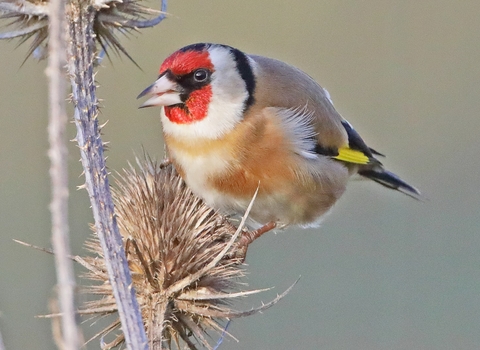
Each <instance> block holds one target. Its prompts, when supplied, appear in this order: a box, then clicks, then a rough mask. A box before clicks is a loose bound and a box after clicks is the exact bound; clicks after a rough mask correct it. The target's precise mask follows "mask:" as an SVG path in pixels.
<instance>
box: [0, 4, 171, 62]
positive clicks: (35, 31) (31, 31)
mask: <svg viewBox="0 0 480 350" xmlns="http://www.w3.org/2000/svg"><path fill="white" fill-rule="evenodd" d="M91 5H92V6H91V7H90V9H91V10H92V11H95V13H96V15H95V16H94V18H95V20H94V23H93V30H94V32H95V34H96V38H97V44H98V46H99V48H101V49H103V51H104V53H106V54H107V55H108V53H109V51H110V49H111V50H113V51H114V52H115V53H123V54H125V55H126V56H127V57H128V58H130V59H131V60H132V61H133V59H132V58H131V57H130V56H129V54H128V53H127V51H126V50H125V48H124V47H123V45H122V44H121V43H120V41H119V39H118V37H117V35H118V34H119V33H120V34H123V35H125V34H128V33H129V32H130V31H132V30H137V29H139V28H146V27H152V26H155V25H157V24H158V23H160V22H161V21H162V20H163V19H164V18H165V16H166V12H165V11H166V0H162V6H161V11H158V10H154V9H152V8H150V7H147V6H144V5H141V4H140V1H139V0H93V1H91ZM48 6H49V2H48V0H37V1H35V0H16V1H11V0H0V19H12V21H11V22H10V23H8V24H7V27H9V28H11V30H9V31H5V32H2V33H0V39H14V38H19V39H20V44H23V43H24V42H25V41H27V40H28V39H30V38H33V41H32V43H31V45H30V48H29V51H28V52H27V57H26V58H28V57H29V56H31V55H32V54H33V55H34V57H36V58H38V59H42V58H45V57H46V53H47V50H46V41H47V40H46V39H47V38H48V14H49V10H48ZM71 6H72V5H71V3H70V2H69V4H68V5H67V12H68V11H69V9H70V8H71ZM151 16H153V18H152V19H146V18H147V17H151Z"/></svg>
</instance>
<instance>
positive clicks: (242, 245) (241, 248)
mask: <svg viewBox="0 0 480 350" xmlns="http://www.w3.org/2000/svg"><path fill="white" fill-rule="evenodd" d="M276 226H277V223H276V222H274V221H270V222H267V223H266V224H265V225H263V226H262V227H260V228H258V229H256V230H253V231H245V232H243V233H242V237H240V239H239V240H238V243H237V247H238V255H237V256H238V258H239V259H240V260H241V262H244V261H245V258H246V256H247V249H248V246H249V245H250V244H251V243H252V242H253V241H254V240H256V239H257V238H259V237H260V236H262V235H263V234H264V233H266V232H268V231H271V230H273V229H274V228H275V227H276Z"/></svg>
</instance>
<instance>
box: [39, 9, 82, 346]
mask: <svg viewBox="0 0 480 350" xmlns="http://www.w3.org/2000/svg"><path fill="white" fill-rule="evenodd" d="M49 6H50V17H49V19H50V21H49V26H50V28H49V33H50V35H49V42H48V47H49V51H50V55H49V60H48V68H47V71H46V73H47V76H48V78H49V99H50V101H49V102H50V103H49V105H50V111H49V114H50V117H49V119H50V120H49V123H48V138H49V142H50V150H49V152H48V155H49V157H50V162H51V166H50V178H51V186H52V202H51V203H50V211H51V214H52V245H53V250H54V252H55V266H56V272H57V285H58V299H59V307H60V312H61V314H62V318H61V323H62V337H61V338H62V339H61V343H62V348H63V349H65V350H76V349H79V347H80V339H81V337H80V332H79V328H78V326H77V322H76V313H75V277H74V273H73V263H72V261H71V259H70V258H69V256H70V242H69V236H68V235H69V227H68V166H67V153H68V151H67V145H66V143H67V139H66V137H65V129H66V124H67V120H68V118H67V112H66V106H65V105H66V102H65V89H66V82H65V76H64V68H65V64H66V53H65V48H66V44H65V26H66V21H65V1H64V0H51V1H50V5H49Z"/></svg>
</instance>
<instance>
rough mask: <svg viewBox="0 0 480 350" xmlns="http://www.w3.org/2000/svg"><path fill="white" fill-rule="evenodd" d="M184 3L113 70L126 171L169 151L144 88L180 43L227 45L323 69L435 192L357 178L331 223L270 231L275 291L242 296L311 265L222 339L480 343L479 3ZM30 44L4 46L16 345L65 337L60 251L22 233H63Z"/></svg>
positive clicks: (367, 344) (7, 224)
mask: <svg viewBox="0 0 480 350" xmlns="http://www.w3.org/2000/svg"><path fill="white" fill-rule="evenodd" d="M152 5H155V6H158V5H157V4H155V3H152ZM169 12H170V13H171V14H172V16H170V17H169V18H168V20H166V21H165V22H164V23H162V24H161V25H159V26H158V27H157V28H154V29H149V30H144V31H143V32H142V34H141V35H140V34H135V35H134V37H133V38H132V39H131V40H128V39H124V38H122V42H123V43H124V45H125V46H126V48H127V49H128V51H129V52H130V54H131V55H132V56H133V57H134V58H135V60H136V61H137V62H138V64H139V65H140V66H141V67H142V69H143V71H141V70H139V69H137V68H136V67H135V66H134V65H133V64H132V63H131V62H129V61H128V60H127V59H125V58H118V57H114V58H113V62H112V63H111V62H108V61H105V62H104V64H103V65H104V67H103V68H102V69H100V73H99V74H98V83H99V85H100V88H99V90H98V93H99V97H101V98H102V99H103V102H102V105H103V108H102V115H101V119H102V121H105V120H107V119H108V120H109V124H108V125H107V126H106V128H105V129H104V134H105V136H104V139H105V140H106V141H109V142H110V150H109V152H108V156H109V158H108V165H109V167H110V169H111V170H120V169H122V167H125V166H126V165H127V161H129V160H130V161H131V160H133V158H134V156H133V152H134V151H136V152H137V153H140V152H141V145H144V146H145V148H146V149H147V151H148V152H149V153H150V154H151V155H153V156H156V157H161V156H162V150H163V145H162V139H161V135H160V124H159V118H158V113H159V111H158V109H148V110H138V109H137V106H138V104H139V102H138V101H136V100H135V97H136V96H137V94H138V93H139V92H140V91H142V90H143V88H144V87H146V86H147V85H148V84H150V83H151V82H152V81H153V80H154V79H155V77H156V76H157V71H158V67H159V65H160V63H161V62H162V60H163V59H164V58H165V57H166V56H167V55H169V54H170V53H171V52H173V51H175V50H176V49H177V48H179V47H182V46H184V45H187V44H189V43H193V42H202V41H211V42H220V43H226V44H230V45H232V46H236V47H238V48H240V49H242V50H244V51H246V52H250V53H257V54H263V55H267V56H272V57H276V58H278V59H281V60H284V61H287V62H289V63H291V64H294V65H296V66H298V67H300V68H302V69H303V70H305V71H306V72H308V73H309V74H310V75H312V76H313V77H314V78H315V79H317V80H318V81H319V82H320V83H321V84H322V85H323V86H324V87H326V88H327V89H328V90H329V91H330V93H331V95H332V97H333V100H334V102H335V105H336V107H337V109H338V110H339V111H340V112H341V113H342V114H343V115H344V116H345V117H346V118H347V119H348V120H349V121H350V122H351V123H352V124H353V125H354V126H355V128H356V129H357V130H358V131H359V132H360V134H361V135H362V136H363V137H364V138H365V139H366V140H367V142H368V143H369V144H370V145H371V146H372V147H374V148H375V149H378V150H379V151H381V152H383V153H385V154H387V156H388V157H387V159H386V160H385V162H384V163H385V164H386V165H387V166H388V167H389V169H391V170H393V171H395V172H397V173H398V174H400V175H401V176H402V177H404V178H405V179H406V180H408V181H410V182H411V183H412V184H414V185H416V186H418V187H419V188H420V189H421V190H423V192H424V193H425V194H426V195H427V197H428V198H429V201H427V202H425V203H421V202H416V201H414V200H411V199H409V198H407V197H406V196H403V195H401V194H397V193H393V192H392V191H388V190H386V189H384V188H382V187H381V186H378V185H375V184H372V183H369V182H360V181H356V182H352V183H351V184H350V187H349V190H348V191H347V193H346V194H345V196H344V197H343V198H342V199H341V200H340V202H339V203H338V205H337V206H336V208H335V210H334V211H333V213H332V214H331V215H330V216H329V217H328V218H327V220H326V221H325V223H324V224H323V226H322V227H321V228H320V229H312V230H298V229H294V228H292V229H288V230H286V231H283V232H279V233H277V234H273V233H270V234H268V235H266V236H265V237H262V239H260V240H259V241H257V242H255V244H254V245H253V246H252V247H251V249H250V250H249V256H248V263H249V275H248V283H249V284H250V286H251V287H252V288H262V287H271V286H275V290H274V291H270V292H268V293H266V294H264V295H263V296H262V297H261V298H257V299H251V301H248V300H245V302H243V304H242V305H240V306H241V307H243V308H245V309H248V308H250V307H251V306H254V305H257V306H258V305H260V301H261V300H263V301H268V300H269V299H271V298H273V297H274V296H275V293H276V292H281V291H283V290H284V289H286V288H287V287H288V286H289V285H290V284H291V283H292V282H293V281H295V280H296V279H297V278H298V277H299V276H300V275H301V276H302V277H301V279H300V282H299V283H298V284H297V286H296V287H295V288H294V290H293V291H292V292H291V293H290V294H289V295H288V296H287V297H286V298H285V299H284V300H282V301H281V302H280V303H279V304H278V305H276V306H275V307H273V308H272V309H270V310H268V311H266V312H265V313H263V314H260V315H256V316H253V317H250V318H248V319H241V320H235V321H234V322H233V324H232V325H231V327H230V328H229V330H230V331H231V332H232V333H233V334H234V335H235V336H236V337H237V338H238V339H239V340H240V342H239V343H237V342H236V341H234V340H229V339H227V340H226V341H225V343H224V344H223V346H222V347H221V348H223V349H268V350H272V349H375V350H376V349H378V350H386V349H478V348H480V254H479V251H480V235H479V225H480V215H479V208H480V191H479V188H478V186H479V182H480V174H479V172H480V160H479V152H480V137H479V136H478V130H479V129H480V118H479V112H480V96H479V95H480V20H479V18H480V3H479V2H478V1H469V0H463V1H446V0H422V1H416V0H415V1H414V0H401V1H399V0H365V1H358V0H337V1H319V0H315V1H314V0H310V1H273V0H271V1H238V0H237V1H235V0H216V1H214V0H184V1H178V0H171V1H170V4H169ZM15 46H16V44H15V43H8V42H1V43H0V48H1V55H0V67H1V69H0V82H1V83H0V96H1V97H0V111H1V127H0V164H1V166H0V234H1V237H2V239H1V243H0V286H1V287H0V330H1V332H2V333H3V337H4V340H5V343H6V346H7V348H8V349H53V348H54V344H53V343H52V341H51V335H50V324H49V321H47V320H43V319H35V318H34V317H35V315H39V314H44V313H47V312H48V307H47V302H48V299H49V298H51V297H52V296H53V294H54V293H53V286H54V283H55V272H54V267H53V259H52V257H51V256H48V255H47V254H43V253H40V252H37V251H33V250H32V249H28V248H25V247H22V246H19V245H18V244H15V243H14V242H13V241H12V238H16V239H19V240H23V241H27V242H30V243H32V244H36V245H39V246H49V245H50V226H49V225H50V223H49V212H48V203H49V197H50V190H49V178H48V166H49V164H48V158H47V155H46V154H47V133H46V127H47V107H46V106H47V94H46V93H47V87H46V82H45V76H44V69H45V63H44V62H41V63H37V62H35V61H34V60H28V61H27V62H26V63H25V65H24V66H23V67H21V68H20V64H21V62H22V60H23V58H24V56H25V52H26V47H25V46H22V47H20V48H18V49H15ZM74 134H75V131H74V126H73V125H71V126H69V135H70V136H71V138H73V136H74ZM69 147H70V156H69V162H70V186H71V189H72V191H71V197H70V198H71V202H70V203H71V206H70V218H71V236H72V249H73V252H74V253H76V254H82V253H83V250H82V243H83V241H84V240H85V239H86V237H87V236H88V235H89V229H88V226H87V224H88V223H89V222H91V221H92V218H91V213H90V210H89V204H88V200H87V194H86V192H85V191H75V186H76V185H80V184H81V183H82V178H81V177H79V175H80V172H81V169H80V165H79V163H78V162H77V160H78V158H79V153H78V150H77V149H76V147H75V145H74V144H70V146H69ZM79 271H80V270H79ZM89 348H91V349H96V348H98V342H96V343H93V344H91V345H90V346H89Z"/></svg>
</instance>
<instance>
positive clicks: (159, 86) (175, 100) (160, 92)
mask: <svg viewBox="0 0 480 350" xmlns="http://www.w3.org/2000/svg"><path fill="white" fill-rule="evenodd" d="M145 95H147V96H152V97H150V98H149V99H148V100H146V101H145V102H144V103H143V104H142V105H141V106H140V107H139V108H145V107H152V106H171V105H175V104H179V103H183V102H182V100H181V99H180V91H179V87H178V84H177V83H175V82H172V81H171V80H170V79H168V77H167V74H164V75H162V76H160V78H158V80H157V81H156V82H154V83H153V84H152V85H150V86H149V87H147V88H146V89H145V90H143V91H142V92H141V93H140V95H138V96H137V99H138V98H140V97H143V96H145Z"/></svg>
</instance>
